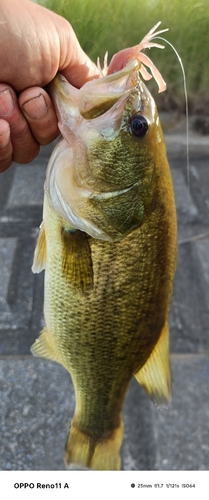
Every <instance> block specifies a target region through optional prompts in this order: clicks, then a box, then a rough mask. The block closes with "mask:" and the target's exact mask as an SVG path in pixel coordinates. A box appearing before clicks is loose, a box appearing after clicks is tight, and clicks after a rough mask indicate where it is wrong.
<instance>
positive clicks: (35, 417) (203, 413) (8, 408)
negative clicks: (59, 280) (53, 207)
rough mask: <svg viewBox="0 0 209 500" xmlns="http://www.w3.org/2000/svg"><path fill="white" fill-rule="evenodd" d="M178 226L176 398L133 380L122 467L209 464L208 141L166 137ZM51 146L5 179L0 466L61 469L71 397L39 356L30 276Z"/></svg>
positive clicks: (58, 371) (0, 210)
mask: <svg viewBox="0 0 209 500" xmlns="http://www.w3.org/2000/svg"><path fill="white" fill-rule="evenodd" d="M166 142H167V150H168V157H169V160H170V165H171V170H172V176H173V181H174V188H175V195H176V206H177V214H178V225H179V252H178V268H177V272H176V277H175V286H174V294H173V300H172V307H171V311H170V335H171V364H172V379H173V397H172V402H171V404H170V406H169V407H168V408H166V409H163V410H157V409H156V408H155V406H154V405H153V404H152V403H151V401H150V400H149V399H148V397H147V396H146V394H145V393H144V391H143V389H142V388H141V387H140V386H139V385H138V384H137V382H136V381H135V380H134V379H133V380H132V382H131V385H130V388H129V391H128V394H127V397H126V401H125V406H124V424H125V437H124V443H123V447H122V464H123V469H124V470H208V469H209V326H208V325H209V137H207V136H205V137H201V136H198V135H197V134H195V133H193V132H192V133H191V135H190V190H189V191H188V186H187V170H186V146H185V132H184V129H182V128H179V127H178V126H176V127H174V128H171V129H170V130H168V131H167V133H166ZM51 150H52V147H51V146H49V147H45V148H43V149H42V150H41V153H40V155H39V157H38V158H37V159H35V160H34V161H33V162H32V163H31V165H27V166H23V165H13V166H12V167H11V168H10V169H9V170H8V171H6V172H5V173H3V174H1V177H0V181H1V183H0V270H1V281H0V394H1V402H0V430H1V433H0V470H7V471H10V470H65V466H64V463H63V453H64V446H65V441H66V437H67V433H68V428H69V422H70V419H71V417H72V415H73V411H74V404H75V398H74V394H73V387H72V382H71V379H70V376H69V375H68V373H67V372H66V371H65V370H64V369H63V368H62V367H61V366H59V365H58V364H56V363H52V362H49V361H45V360H42V359H37V358H36V359H35V358H33V357H32V356H31V354H30V346H31V344H32V343H33V342H34V340H35V339H36V338H37V336H38V334H39V331H40V330H41V328H42V327H43V273H41V274H40V275H33V274H32V272H31V265H32V260H33V252H34V248H35V243H36V237H37V234H38V227H39V225H40V222H41V217H42V200H43V184H44V178H45V168H46V165H47V162H48V158H49V155H50V151H51Z"/></svg>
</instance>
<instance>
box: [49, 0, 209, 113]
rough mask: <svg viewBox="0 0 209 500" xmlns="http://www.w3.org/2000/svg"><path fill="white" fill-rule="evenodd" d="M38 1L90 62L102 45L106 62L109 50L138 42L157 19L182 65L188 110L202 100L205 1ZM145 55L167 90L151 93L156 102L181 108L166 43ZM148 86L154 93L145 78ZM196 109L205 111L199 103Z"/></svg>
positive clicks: (206, 75) (208, 41)
mask: <svg viewBox="0 0 209 500" xmlns="http://www.w3.org/2000/svg"><path fill="white" fill-rule="evenodd" d="M39 3H42V5H45V6H46V7H48V8H49V9H51V10H53V11H54V12H57V13H58V14H60V15H62V16H63V17H65V18H66V19H68V20H69V21H70V23H71V25H72V26H73V28H74V30H75V32H76V35H77V37H78V39H79V41H80V44H81V46H82V47H83V49H84V50H85V52H86V53H87V54H88V55H89V56H90V57H91V58H92V59H93V60H94V61H96V59H97V56H99V57H100V60H101V61H102V60H103V57H104V54H105V52H106V51H107V50H108V53H109V61H110V59H111V57H112V55H113V54H114V53H116V52H118V51H119V50H121V49H123V48H125V47H130V46H132V45H136V44H138V43H139V42H140V41H141V39H142V38H143V37H144V36H145V35H146V33H147V32H148V31H149V30H150V29H151V28H152V27H153V26H154V25H155V24H156V23H157V22H158V21H162V24H161V27H162V29H163V28H169V31H168V32H167V33H165V34H163V35H164V36H165V38H167V40H168V41H169V42H170V43H172V44H173V45H174V47H175V49H176V50H177V52H178V53H179V55H180V58H181V59H182V62H183V64H184V68H185V73H186V80H187V89H188V96H189V103H190V111H194V112H195V110H196V109H197V108H198V107H201V103H203V102H208V97H207V96H208V86H209V0H200V1H198V0H193V1H192V0H173V1H172V2H171V1H170V0H115V1H114V2H112V0H98V1H97V0H40V1H39ZM163 35H162V36H163ZM164 36H163V37H164ZM160 43H163V42H160ZM164 45H166V44H164ZM148 55H149V57H151V58H152V60H153V62H154V63H155V64H156V66H157V67H158V69H159V70H160V72H161V73H162V76H163V78H164V80H165V81H166V83H167V92H165V93H163V94H162V95H160V96H159V97H157V99H158V105H159V103H160V107H161V108H166V109H167V108H168V107H171V108H174V109H175V108H177V109H180V110H181V109H183V108H184V103H185V99H184V88H183V77H182V72H181V68H180V65H179V62H178V58H177V57H176V55H175V53H174V51H173V50H172V48H171V47H170V46H169V45H166V47H165V49H164V50H159V49H156V48H153V49H151V50H150V52H149V54H148ZM149 89H150V90H151V92H153V93H154V96H155V98H156V93H157V88H156V84H155V83H154V84H153V82H151V83H149ZM202 110H203V112H204V111H206V110H205V106H204V105H202ZM207 113H208V109H207Z"/></svg>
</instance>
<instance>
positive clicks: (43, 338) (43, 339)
mask: <svg viewBox="0 0 209 500" xmlns="http://www.w3.org/2000/svg"><path fill="white" fill-rule="evenodd" d="M30 350H31V352H32V354H33V355H34V356H38V357H41V358H46V359H50V360H51V361H56V362H57V363H60V359H59V356H58V355H57V352H56V349H55V346H54V344H53V342H52V340H51V338H50V334H49V332H48V330H47V328H44V329H43V330H42V332H41V333H40V335H39V337H38V338H37V339H36V341H35V342H34V344H33V345H32V347H31V349H30Z"/></svg>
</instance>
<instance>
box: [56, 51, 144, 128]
mask: <svg viewBox="0 0 209 500" xmlns="http://www.w3.org/2000/svg"><path fill="white" fill-rule="evenodd" d="M139 68H140V63H139V61H138V60H137V59H132V60H130V61H129V62H128V63H127V64H126V66H125V67H124V68H123V69H121V70H120V71H117V72H115V73H112V74H110V75H105V76H101V77H100V78H94V79H93V80H90V81H88V82H86V83H85V84H84V85H83V86H82V87H81V88H80V89H76V88H75V87H73V86H72V85H71V84H70V83H69V82H68V81H67V80H66V78H65V77H64V76H63V75H61V74H60V73H57V75H56V76H55V78H54V79H53V80H52V82H51V83H50V84H49V85H48V91H49V95H50V97H51V99H52V101H53V104H54V106H55V109H56V112H57V114H58V118H59V122H60V124H61V123H62V122H63V121H65V122H66V123H67V122H68V118H69V116H70V117H71V118H72V119H73V118H74V119H75V120H76V119H78V118H79V116H80V117H83V118H84V119H91V118H92V119H93V118H95V116H102V115H103V114H104V112H105V111H106V110H108V109H111V107H112V106H113V105H114V104H115V103H116V102H118V101H119V99H120V98H122V97H128V96H129V94H130V93H131V92H132V90H133V88H134V87H135V86H136V84H137V82H138V80H139ZM95 109H98V113H97V115H96V114H95V112H94V110H95ZM99 109H101V112H99ZM103 109H104V110H105V111H103ZM91 115H92V116H91ZM60 129H61V127H60ZM61 133H62V130H61Z"/></svg>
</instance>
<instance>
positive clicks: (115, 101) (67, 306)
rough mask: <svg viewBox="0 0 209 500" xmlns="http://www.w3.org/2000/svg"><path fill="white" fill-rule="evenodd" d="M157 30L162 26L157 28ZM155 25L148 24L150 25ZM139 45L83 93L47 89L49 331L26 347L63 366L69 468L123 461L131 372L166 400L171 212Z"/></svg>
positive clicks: (43, 233)
mask: <svg viewBox="0 0 209 500" xmlns="http://www.w3.org/2000/svg"><path fill="white" fill-rule="evenodd" d="M157 26H158V25H157ZM155 28H156V27H155ZM155 28H154V29H153V30H151V32H150V33H149V34H148V35H147V37H145V39H144V40H143V41H142V42H141V44H139V46H136V47H133V48H132V49H126V50H125V51H121V52H120V53H118V54H116V55H115V56H114V58H113V59H112V61H111V63H110V65H109V67H108V66H107V63H106V64H105V69H104V71H103V72H102V70H101V76H100V78H98V79H94V80H92V81H91V82H88V83H86V84H85V85H84V86H83V87H82V88H81V89H80V90H78V89H75V88H74V87H72V85H70V84H69V83H68V82H67V81H66V80H65V79H64V77H62V76H60V75H57V76H56V77H55V79H54V80H53V82H52V84H51V86H50V94H51V96H52V99H53V101H54V104H55V107H56V111H57V115H58V119H59V127H60V131H61V133H62V136H63V138H62V139H61V142H59V143H58V145H57V146H56V148H55V150H54V152H53V153H52V156H51V159H50V161H49V165H48V168H47V174H46V182H45V197H44V211H43V223H42V226H41V229H40V234H39V238H38V242H37V247H36V250H35V256H34V263H33V271H34V272H40V271H41V270H42V269H44V268H45V302H44V314H45V322H46V327H45V328H44V330H43V331H42V333H41V335H40V337H39V338H38V339H37V341H36V342H35V344H34V345H33V346H32V352H33V354H35V355H37V356H43V357H45V358H47V359H50V360H54V361H57V362H59V363H61V364H62V365H63V366H64V367H65V368H66V369H67V370H68V372H69V373H70V374H71V377H72V381H73V385H74V389H75V396H76V408H75V414H74V417H73V419H72V422H71V426H70V432H69V437H68V441H67V444H66V453H65V461H66V464H67V465H69V464H70V463H77V464H81V465H84V466H87V467H91V468H92V469H97V470H101V469H104V470H108V469H112V470H117V469H119V468H120V448H121V444H122V439H123V422H122V409H123V402H124V398H125V395H126V392H127V389H128V386H129V383H130V380H131V377H132V375H134V376H135V377H136V379H137V380H138V381H139V383H140V384H141V385H142V386H143V387H144V388H145V390H146V391H147V393H148V394H149V395H150V397H151V398H152V399H153V400H154V402H155V403H156V404H157V405H159V404H161V403H162V402H164V401H168V400H169V398H170V363H169V331H168V311H169V307H170V300H171V294H172V288H173V278H174V273H175V266H176V212H175V202H174V194H173V187H172V180H171V175H170V169H169V165H168V162H167V158H166V150H165V144H164V139H163V133H162V129H161V126H160V121H159V116H158V112H157V109H156V105H155V102H154V100H153V98H152V96H151V94H150V93H149V91H148V89H147V88H146V86H145V84H144V83H143V81H142V80H141V77H140V74H141V75H142V76H143V77H144V79H148V78H150V74H148V71H147V70H146V69H145V66H144V65H145V64H146V65H147V66H149V68H150V69H151V71H152V74H153V75H154V77H155V79H156V80H157V82H158V84H159V90H164V88H165V84H164V82H163V80H162V77H161V75H160V74H159V73H158V71H157V69H156V68H155V67H154V65H153V63H152V62H151V61H150V60H149V59H148V58H147V56H145V54H142V53H141V50H142V49H143V48H146V47H149V46H153V45H157V46H159V45H158V44H154V43H152V42H150V40H151V38H152V37H153V36H154V35H155V36H156V33H154V32H155Z"/></svg>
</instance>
